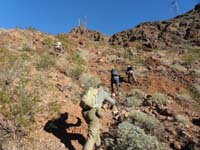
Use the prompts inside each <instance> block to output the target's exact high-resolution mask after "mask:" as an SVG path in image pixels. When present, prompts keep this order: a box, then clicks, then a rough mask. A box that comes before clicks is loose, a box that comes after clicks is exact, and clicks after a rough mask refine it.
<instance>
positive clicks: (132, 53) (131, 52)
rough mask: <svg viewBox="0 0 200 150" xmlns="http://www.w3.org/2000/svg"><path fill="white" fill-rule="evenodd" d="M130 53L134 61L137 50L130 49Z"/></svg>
mask: <svg viewBox="0 0 200 150" xmlns="http://www.w3.org/2000/svg"><path fill="white" fill-rule="evenodd" d="M129 53H130V57H131V59H133V57H134V55H135V50H134V49H133V48H130V51H129Z"/></svg>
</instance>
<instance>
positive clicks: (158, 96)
mask: <svg viewBox="0 0 200 150" xmlns="http://www.w3.org/2000/svg"><path fill="white" fill-rule="evenodd" d="M151 101H152V102H154V103H156V104H160V105H166V104H167V101H168V98H167V96H166V95H165V94H162V93H155V94H153V95H152V97H151Z"/></svg>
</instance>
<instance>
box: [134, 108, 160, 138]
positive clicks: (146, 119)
mask: <svg viewBox="0 0 200 150" xmlns="http://www.w3.org/2000/svg"><path fill="white" fill-rule="evenodd" d="M130 118H131V120H132V122H133V123H134V124H135V125H136V126H139V127H140V128H142V129H144V130H145V131H146V132H147V133H150V134H151V135H155V136H157V137H159V138H160V137H161V135H162V132H163V131H164V127H163V126H162V125H161V123H160V121H159V120H157V119H156V118H154V117H151V116H148V115H147V114H145V113H143V112H141V111H139V112H135V113H133V114H130Z"/></svg>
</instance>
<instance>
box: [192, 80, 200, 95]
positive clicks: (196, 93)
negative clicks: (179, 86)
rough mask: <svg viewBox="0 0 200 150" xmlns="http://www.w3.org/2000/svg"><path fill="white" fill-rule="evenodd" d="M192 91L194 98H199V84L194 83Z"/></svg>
mask: <svg viewBox="0 0 200 150" xmlns="http://www.w3.org/2000/svg"><path fill="white" fill-rule="evenodd" d="M192 91H193V93H194V96H196V97H197V98H199V97H200V84H198V83H195V84H194V85H193V86H192Z"/></svg>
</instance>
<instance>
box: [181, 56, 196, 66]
mask: <svg viewBox="0 0 200 150" xmlns="http://www.w3.org/2000/svg"><path fill="white" fill-rule="evenodd" d="M197 59H198V55H196V54H185V55H184V56H183V58H182V60H183V61H184V62H185V63H187V64H189V65H191V64H193V63H194V62H195V61H196V60H197Z"/></svg>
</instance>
